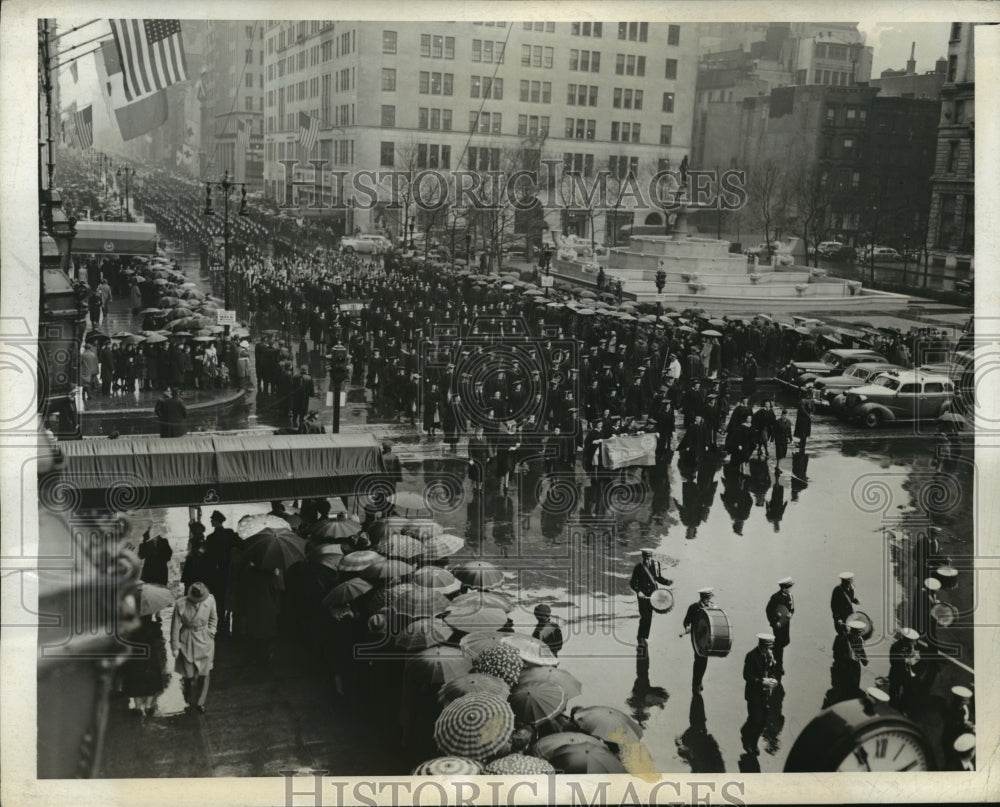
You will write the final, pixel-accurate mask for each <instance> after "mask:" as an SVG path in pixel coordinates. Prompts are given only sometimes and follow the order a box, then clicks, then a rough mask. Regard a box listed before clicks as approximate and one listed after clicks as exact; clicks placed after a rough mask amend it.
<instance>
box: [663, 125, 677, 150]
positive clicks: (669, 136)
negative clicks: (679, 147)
mask: <svg viewBox="0 0 1000 807" xmlns="http://www.w3.org/2000/svg"><path fill="white" fill-rule="evenodd" d="M673 136H674V127H673V126H669V125H662V126H660V145H661V146H669V145H670V144H671V143H672V142H673Z"/></svg>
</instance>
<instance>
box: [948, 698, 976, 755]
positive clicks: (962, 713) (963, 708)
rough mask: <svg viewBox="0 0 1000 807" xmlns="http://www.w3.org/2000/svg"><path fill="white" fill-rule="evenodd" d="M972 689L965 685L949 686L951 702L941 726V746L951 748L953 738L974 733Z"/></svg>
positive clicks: (953, 741)
mask: <svg viewBox="0 0 1000 807" xmlns="http://www.w3.org/2000/svg"><path fill="white" fill-rule="evenodd" d="M971 703H972V690H971V689H969V688H968V687H966V686H961V685H958V686H953V687H952V688H951V703H950V704H948V707H947V710H946V711H945V714H944V719H943V721H942V726H941V747H942V748H943V749H945V753H947V752H948V749H951V748H952V747H953V746H954V744H955V740H957V739H958V738H959V737H961V736H962V735H963V734H966V733H969V732H971V733H973V734H975V731H976V725H975V723H974V722H973V720H972V707H971Z"/></svg>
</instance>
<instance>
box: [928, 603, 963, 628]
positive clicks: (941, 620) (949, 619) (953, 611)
mask: <svg viewBox="0 0 1000 807" xmlns="http://www.w3.org/2000/svg"><path fill="white" fill-rule="evenodd" d="M931 617H932V618H933V619H934V621H935V622H937V624H938V626H939V627H942V628H947V627H948V626H949V625H951V624H952V623H953V622H954V621H955V620H956V619H958V609H957V608H956V607H955V606H954V605H952V604H951V603H950V602H937V603H934V605H933V606H932V607H931Z"/></svg>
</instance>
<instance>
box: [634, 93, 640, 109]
mask: <svg viewBox="0 0 1000 807" xmlns="http://www.w3.org/2000/svg"><path fill="white" fill-rule="evenodd" d="M632 108H633V109H642V90H636V91H635V101H634V103H633V105H632Z"/></svg>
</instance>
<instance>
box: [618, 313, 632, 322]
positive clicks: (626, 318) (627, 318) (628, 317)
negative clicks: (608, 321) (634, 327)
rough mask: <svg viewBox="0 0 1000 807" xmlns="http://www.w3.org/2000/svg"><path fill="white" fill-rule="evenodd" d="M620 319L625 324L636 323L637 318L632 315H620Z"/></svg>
mask: <svg viewBox="0 0 1000 807" xmlns="http://www.w3.org/2000/svg"><path fill="white" fill-rule="evenodd" d="M618 319H620V320H622V321H623V322H635V317H633V316H632V315H631V314H620V315H619V316H618Z"/></svg>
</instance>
